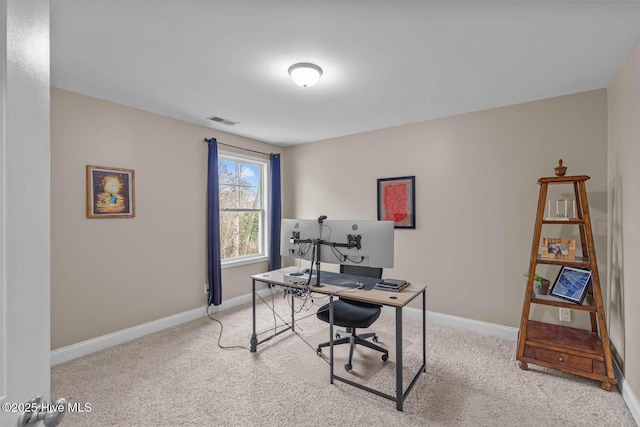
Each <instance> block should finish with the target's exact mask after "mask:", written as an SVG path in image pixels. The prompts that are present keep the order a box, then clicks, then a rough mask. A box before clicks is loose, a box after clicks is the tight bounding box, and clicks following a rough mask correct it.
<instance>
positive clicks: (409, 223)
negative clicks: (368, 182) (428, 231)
mask: <svg viewBox="0 0 640 427" xmlns="http://www.w3.org/2000/svg"><path fill="white" fill-rule="evenodd" d="M415 179H416V177H415V176H401V177H398V178H379V179H378V221H393V223H394V227H395V228H416V187H415Z"/></svg>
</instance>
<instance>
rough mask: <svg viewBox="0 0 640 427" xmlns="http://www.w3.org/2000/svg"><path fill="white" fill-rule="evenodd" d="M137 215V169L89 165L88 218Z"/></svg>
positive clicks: (130, 216) (131, 216)
mask: <svg viewBox="0 0 640 427" xmlns="http://www.w3.org/2000/svg"><path fill="white" fill-rule="evenodd" d="M135 216H136V204H135V171H134V170H133V169H123V168H112V167H105V166H95V165H87V218H133V217H135Z"/></svg>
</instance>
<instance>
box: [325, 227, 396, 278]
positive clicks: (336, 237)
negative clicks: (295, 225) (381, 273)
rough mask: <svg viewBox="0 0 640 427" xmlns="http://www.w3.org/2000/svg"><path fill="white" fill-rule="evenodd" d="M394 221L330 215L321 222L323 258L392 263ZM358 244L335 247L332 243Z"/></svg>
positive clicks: (347, 262)
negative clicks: (349, 246)
mask: <svg viewBox="0 0 640 427" xmlns="http://www.w3.org/2000/svg"><path fill="white" fill-rule="evenodd" d="M393 235H394V224H393V221H375V220H341V219H327V220H325V221H324V223H323V224H322V240H323V242H325V244H323V245H321V246H320V250H321V255H320V261H321V262H328V263H332V264H344V265H360V266H363V267H384V268H390V267H393V253H394V246H393V245H394V243H393ZM349 242H351V243H352V245H357V246H356V247H353V248H344V247H333V246H331V243H338V244H344V243H346V244H348V243H349Z"/></svg>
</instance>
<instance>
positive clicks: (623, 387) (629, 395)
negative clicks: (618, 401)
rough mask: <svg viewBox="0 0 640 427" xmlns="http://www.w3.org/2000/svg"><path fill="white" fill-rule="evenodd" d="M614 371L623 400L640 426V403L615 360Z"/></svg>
mask: <svg viewBox="0 0 640 427" xmlns="http://www.w3.org/2000/svg"><path fill="white" fill-rule="evenodd" d="M613 370H614V371H615V375H616V379H617V380H618V389H620V393H621V394H622V398H623V399H624V402H625V403H626V404H627V407H628V408H629V411H630V412H631V415H632V416H633V419H634V420H635V422H636V424H637V425H639V426H640V402H639V401H638V399H637V398H636V395H635V393H634V392H633V390H631V387H629V384H627V383H626V381H625V379H624V376H623V375H622V371H621V370H620V367H619V366H618V364H617V363H616V361H615V360H614V361H613Z"/></svg>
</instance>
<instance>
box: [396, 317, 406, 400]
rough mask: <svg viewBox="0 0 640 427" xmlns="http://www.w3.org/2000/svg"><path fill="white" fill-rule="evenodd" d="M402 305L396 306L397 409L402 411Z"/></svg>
mask: <svg viewBox="0 0 640 427" xmlns="http://www.w3.org/2000/svg"><path fill="white" fill-rule="evenodd" d="M403 401H404V398H403V396H402V307H396V409H397V410H398V411H402V403H403Z"/></svg>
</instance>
